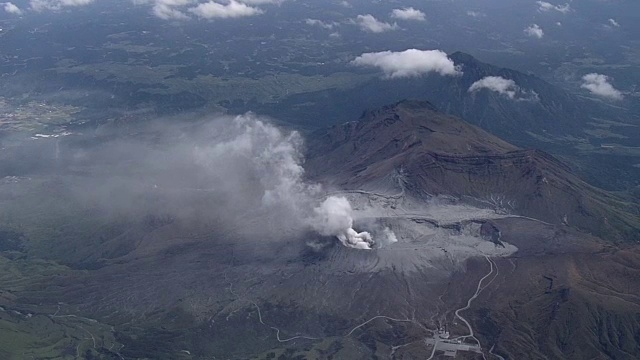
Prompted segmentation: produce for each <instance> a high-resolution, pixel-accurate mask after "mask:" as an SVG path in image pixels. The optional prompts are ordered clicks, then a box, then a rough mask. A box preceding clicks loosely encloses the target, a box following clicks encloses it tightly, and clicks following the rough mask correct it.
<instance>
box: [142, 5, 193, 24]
mask: <svg viewBox="0 0 640 360" xmlns="http://www.w3.org/2000/svg"><path fill="white" fill-rule="evenodd" d="M151 13H152V14H153V15H155V16H157V17H159V18H160V19H164V20H186V19H189V16H187V14H185V13H183V12H182V11H180V10H178V9H176V8H174V7H172V6H171V5H167V4H163V3H160V2H159V3H156V4H155V5H153V7H152V8H151Z"/></svg>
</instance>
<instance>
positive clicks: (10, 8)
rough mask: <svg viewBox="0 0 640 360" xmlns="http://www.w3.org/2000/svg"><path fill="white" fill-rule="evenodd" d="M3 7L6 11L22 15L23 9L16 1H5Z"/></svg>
mask: <svg viewBox="0 0 640 360" xmlns="http://www.w3.org/2000/svg"><path fill="white" fill-rule="evenodd" d="M3 9H4V11H5V12H7V13H9V14H14V15H22V10H20V8H19V7H17V6H16V5H15V4H14V3H11V2H6V3H4V6H3Z"/></svg>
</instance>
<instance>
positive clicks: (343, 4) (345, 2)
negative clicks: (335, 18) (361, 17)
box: [340, 1, 353, 8]
mask: <svg viewBox="0 0 640 360" xmlns="http://www.w3.org/2000/svg"><path fill="white" fill-rule="evenodd" d="M340 5H341V6H343V7H346V8H352V7H353V6H352V5H351V4H350V3H349V2H348V1H340Z"/></svg>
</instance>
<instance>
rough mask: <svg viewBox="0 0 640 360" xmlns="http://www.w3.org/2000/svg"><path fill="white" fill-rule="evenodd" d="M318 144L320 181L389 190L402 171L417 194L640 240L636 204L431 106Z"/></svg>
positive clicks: (409, 104) (341, 131) (391, 111)
mask: <svg viewBox="0 0 640 360" xmlns="http://www.w3.org/2000/svg"><path fill="white" fill-rule="evenodd" d="M311 139H312V140H311V142H310V143H309V154H310V159H309V161H308V163H309V165H310V166H309V167H310V168H311V169H313V170H312V176H319V177H324V178H326V180H328V181H332V182H334V183H336V184H337V185H340V186H343V187H345V186H346V187H349V188H354V189H357V188H367V187H372V186H373V187H376V186H386V185H382V184H380V179H389V177H390V176H392V175H393V174H394V173H401V174H402V176H401V180H402V182H403V183H404V184H405V186H406V188H407V189H408V190H410V191H412V192H413V193H414V194H417V195H421V194H424V193H428V194H433V195H450V196H455V197H458V198H462V199H466V200H467V201H473V202H474V203H485V204H488V205H490V206H493V207H495V208H496V210H500V211H511V212H514V213H516V214H519V215H523V216H529V217H533V218H536V219H540V220H543V221H546V222H549V223H553V224H562V223H566V224H568V225H573V226H576V227H578V228H580V229H583V230H586V231H589V232H592V233H594V234H598V235H600V236H604V237H607V238H611V239H618V240H635V238H634V236H635V235H636V234H638V229H639V228H640V220H639V218H638V215H637V214H634V213H633V211H635V210H634V209H633V208H632V206H631V205H629V204H626V203H624V202H623V201H622V200H620V199H618V198H617V197H615V196H613V195H612V194H610V193H607V192H605V191H602V190H600V189H598V188H595V187H593V186H591V185H589V184H587V183H585V182H584V181H582V180H580V179H579V178H578V177H576V176H575V175H574V174H572V172H571V171H570V169H569V168H568V167H567V166H566V165H564V164H563V163H561V162H560V161H558V160H557V159H555V158H553V157H552V156H551V155H549V154H546V153H544V152H542V151H538V150H522V149H519V148H517V147H515V146H513V145H510V144H508V143H506V142H504V141H502V140H500V139H499V138H497V137H495V136H493V135H490V134H488V133H487V132H485V131H483V130H481V129H478V128H476V127H474V126H472V125H470V124H467V123H465V122H464V121H462V120H460V119H457V118H454V117H450V116H447V115H444V114H442V113H439V112H437V111H436V110H435V108H434V107H433V106H432V105H431V104H429V103H426V102H419V101H402V102H399V103H397V104H395V105H393V106H387V107H384V108H382V109H380V110H378V111H372V112H366V113H365V114H364V115H363V116H362V118H361V119H360V120H359V121H357V122H350V123H346V124H344V125H339V126H334V127H332V128H330V129H329V130H327V131H319V132H317V133H315V134H314V135H313V136H311ZM372 184H376V185H372ZM391 185H393V184H391Z"/></svg>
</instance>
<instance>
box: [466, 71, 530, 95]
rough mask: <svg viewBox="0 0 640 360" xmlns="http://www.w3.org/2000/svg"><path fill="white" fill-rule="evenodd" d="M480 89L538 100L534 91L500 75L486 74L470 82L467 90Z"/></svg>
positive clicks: (475, 90)
mask: <svg viewBox="0 0 640 360" xmlns="http://www.w3.org/2000/svg"><path fill="white" fill-rule="evenodd" d="M482 89H487V90H490V91H495V92H497V93H499V94H501V95H504V96H506V97H508V98H509V99H512V100H520V101H522V100H528V101H534V100H538V94H537V93H536V92H535V91H524V90H522V89H521V88H520V87H519V86H518V85H516V82H515V81H513V80H511V79H505V78H503V77H501V76H486V77H484V78H482V79H480V80H478V81H476V82H474V83H473V84H471V86H470V87H469V89H468V91H469V92H471V93H473V92H477V91H480V90H482Z"/></svg>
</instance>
